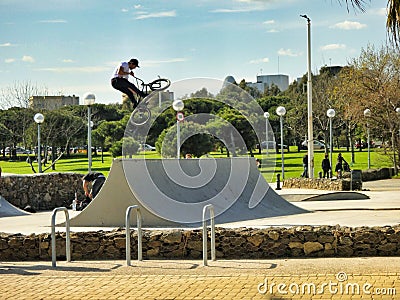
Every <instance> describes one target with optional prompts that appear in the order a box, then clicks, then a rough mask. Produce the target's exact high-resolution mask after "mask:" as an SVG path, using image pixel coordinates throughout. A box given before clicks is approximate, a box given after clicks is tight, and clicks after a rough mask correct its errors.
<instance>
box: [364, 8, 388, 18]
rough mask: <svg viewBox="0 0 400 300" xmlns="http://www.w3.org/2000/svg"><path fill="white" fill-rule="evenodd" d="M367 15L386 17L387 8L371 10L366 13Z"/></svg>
mask: <svg viewBox="0 0 400 300" xmlns="http://www.w3.org/2000/svg"><path fill="white" fill-rule="evenodd" d="M367 14H369V15H376V16H385V17H386V15H387V8H386V7H382V8H377V9H371V10H368V11H367Z"/></svg>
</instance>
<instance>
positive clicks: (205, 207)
mask: <svg viewBox="0 0 400 300" xmlns="http://www.w3.org/2000/svg"><path fill="white" fill-rule="evenodd" d="M207 210H209V211H210V222H211V260H213V261H215V260H216V259H215V222H214V206H213V205H212V204H208V205H206V206H204V208H203V265H204V266H207V221H206V213H207Z"/></svg>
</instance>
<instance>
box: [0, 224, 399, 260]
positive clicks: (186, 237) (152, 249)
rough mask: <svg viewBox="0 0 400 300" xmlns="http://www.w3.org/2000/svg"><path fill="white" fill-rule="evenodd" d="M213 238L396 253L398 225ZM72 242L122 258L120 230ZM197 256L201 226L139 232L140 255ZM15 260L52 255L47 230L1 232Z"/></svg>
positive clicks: (228, 254) (81, 250)
mask: <svg viewBox="0 0 400 300" xmlns="http://www.w3.org/2000/svg"><path fill="white" fill-rule="evenodd" d="M209 232H210V231H209ZM215 237H216V255H217V258H218V259H261V258H262V259H266V258H282V257H288V258H290V257H296V258H299V257H301V258H303V257H351V256H353V257H361V256H399V255H400V225H399V226H395V227H389V226H387V227H373V228H368V227H359V228H350V227H340V226H318V227H312V226H299V227H292V228H272V227H271V228H266V229H250V228H249V229H247V228H238V229H224V228H217V229H216V235H215ZM56 240H57V242H56V245H57V247H56V249H57V250H56V251H57V258H58V259H65V233H56ZM208 246H210V243H208ZM71 247H72V259H73V260H92V259H93V260H107V259H125V230H122V229H117V230H114V231H108V232H105V231H98V232H76V233H71ZM131 252H132V258H135V257H137V233H136V231H132V233H131ZM201 257H202V233H201V230H183V229H171V230H152V231H149V230H144V231H143V258H144V259H151V258H157V259H163V258H164V259H165V258H168V259H200V258H201ZM15 260H51V235H50V234H39V235H35V234H32V235H29V236H24V235H21V234H5V233H0V261H15Z"/></svg>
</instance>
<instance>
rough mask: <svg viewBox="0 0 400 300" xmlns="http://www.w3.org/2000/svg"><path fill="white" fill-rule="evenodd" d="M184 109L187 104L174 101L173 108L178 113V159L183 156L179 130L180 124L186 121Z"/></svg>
mask: <svg viewBox="0 0 400 300" xmlns="http://www.w3.org/2000/svg"><path fill="white" fill-rule="evenodd" d="M184 107H185V104H184V103H183V101H182V100H174V102H172V108H173V109H174V110H175V111H176V112H177V113H176V153H177V157H178V159H179V158H180V156H181V134H180V129H179V122H181V121H183V119H184V116H183V113H182V112H181V111H182V110H183V108H184Z"/></svg>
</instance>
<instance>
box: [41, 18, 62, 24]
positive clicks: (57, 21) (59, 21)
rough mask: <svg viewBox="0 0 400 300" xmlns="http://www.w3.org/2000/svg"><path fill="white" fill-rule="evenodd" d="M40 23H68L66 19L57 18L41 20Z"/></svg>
mask: <svg viewBox="0 0 400 300" xmlns="http://www.w3.org/2000/svg"><path fill="white" fill-rule="evenodd" d="M39 23H67V21H66V20H62V19H56V20H41V21H39Z"/></svg>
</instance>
